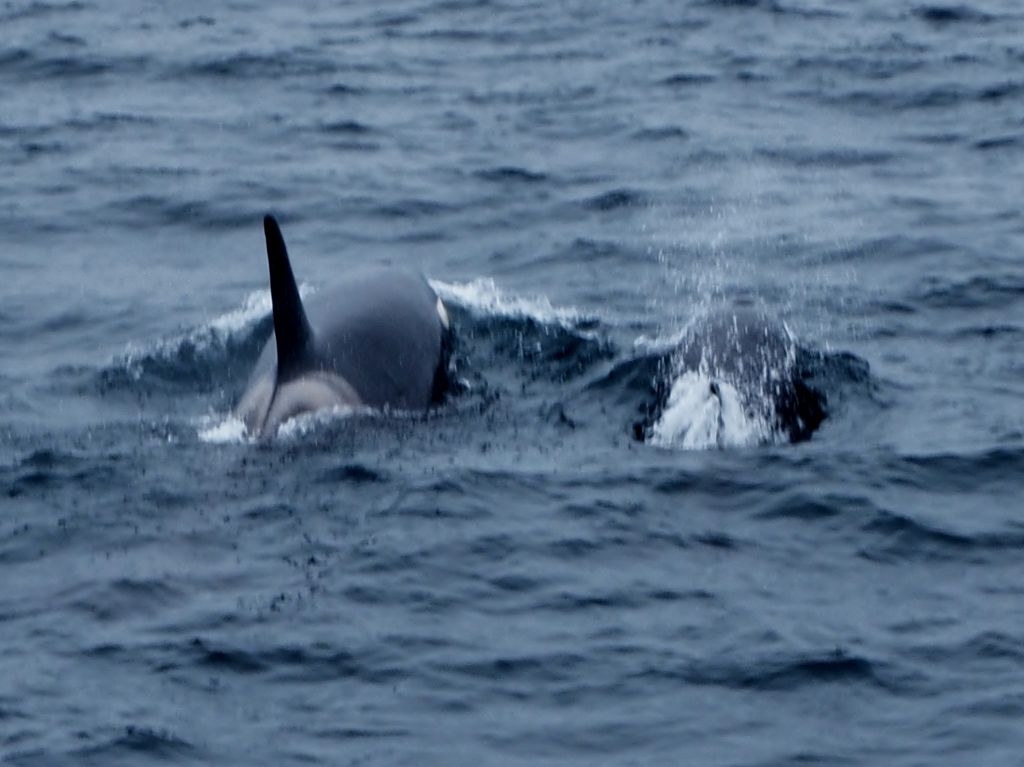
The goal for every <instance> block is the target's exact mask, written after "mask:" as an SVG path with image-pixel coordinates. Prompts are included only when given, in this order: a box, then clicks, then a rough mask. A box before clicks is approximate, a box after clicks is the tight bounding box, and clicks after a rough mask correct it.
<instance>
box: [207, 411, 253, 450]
mask: <svg viewBox="0 0 1024 767" xmlns="http://www.w3.org/2000/svg"><path fill="white" fill-rule="evenodd" d="M197 433H198V436H199V439H200V441H202V442H208V443H210V444H214V445H225V444H236V445H238V444H242V443H243V442H250V441H251V437H250V435H249V433H248V432H247V431H246V428H245V423H244V422H243V421H242V419H241V418H239V417H237V416H236V415H234V414H233V413H230V414H228V415H207V416H203V417H202V418H201V419H199V426H198V429H197Z"/></svg>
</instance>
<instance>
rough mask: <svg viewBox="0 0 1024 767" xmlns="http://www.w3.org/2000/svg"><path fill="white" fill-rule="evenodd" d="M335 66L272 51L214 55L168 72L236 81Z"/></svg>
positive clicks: (322, 70) (320, 72) (323, 71)
mask: <svg viewBox="0 0 1024 767" xmlns="http://www.w3.org/2000/svg"><path fill="white" fill-rule="evenodd" d="M336 71H337V65H336V64H335V63H334V62H333V61H330V60H328V59H326V58H317V57H313V56H310V55H309V54H308V53H306V52H303V51H298V50H291V51H274V52H272V53H238V54H233V55H229V56H216V57H212V58H208V59H206V60H205V61H200V62H197V63H194V64H190V65H188V66H186V67H183V68H181V69H179V70H177V71H174V72H171V73H170V74H169V76H170V77H171V78H172V79H180V78H183V77H185V78H188V77H195V78H215V79H221V78H223V79H238V80H264V79H267V80H273V79H276V78H279V77H300V76H301V77H310V76H316V75H328V74H333V73H335V72H336Z"/></svg>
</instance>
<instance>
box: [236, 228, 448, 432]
mask: <svg viewBox="0 0 1024 767" xmlns="http://www.w3.org/2000/svg"><path fill="white" fill-rule="evenodd" d="M263 224H264V229H265V233H266V239H267V260H268V262H269V266H270V292H271V297H272V300H273V304H274V335H273V337H272V338H271V339H270V340H269V341H268V342H267V345H266V347H265V348H264V350H263V353H262V354H261V355H260V358H259V361H258V362H257V363H256V368H255V370H254V371H253V373H252V376H251V378H250V380H249V385H248V386H247V387H246V391H245V393H244V394H243V395H242V398H241V400H240V402H239V404H238V407H237V409H236V412H237V413H238V415H239V416H240V417H241V418H242V420H243V421H244V422H245V425H246V428H247V429H248V430H249V432H250V433H253V434H256V435H259V436H261V437H263V436H273V434H275V433H276V431H277V429H278V427H279V426H280V425H281V424H282V423H284V422H285V421H287V420H288V419H289V418H293V417H295V416H297V415H300V414H302V413H307V412H312V411H316V410H321V409H325V408H331V407H348V408H356V407H360V406H366V407H371V408H395V409H399V410H423V409H426V408H427V407H429V406H430V405H431V404H433V403H436V402H437V401H438V400H439V399H440V397H441V396H442V395H443V393H444V391H445V388H446V383H445V382H446V371H447V357H448V349H449V343H448V335H449V333H450V328H449V321H448V315H447V312H446V311H445V308H444V304H443V303H442V302H441V299H440V298H438V296H437V294H435V293H434V291H433V289H432V288H431V287H430V286H429V285H428V284H427V282H426V280H424V279H423V277H421V276H419V275H414V274H410V273H408V272H404V271H399V270H390V269H376V270H367V271H360V272H357V273H355V274H351V275H348V278H347V279H346V280H344V281H343V282H342V283H340V284H339V285H336V286H334V287H333V288H331V289H330V290H329V291H327V292H325V293H324V294H323V295H321V296H317V297H316V300H314V301H310V302H309V312H308V313H307V311H306V307H304V306H303V303H302V299H301V297H300V296H299V290H298V286H297V285H296V283H295V277H294V275H293V273H292V269H291V263H290V261H289V259H288V252H287V250H286V248H285V244H284V238H283V237H282V235H281V230H280V228H279V227H278V224H277V221H275V220H274V218H273V217H272V216H267V217H266V218H265V219H264V222H263Z"/></svg>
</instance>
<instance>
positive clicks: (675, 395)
mask: <svg viewBox="0 0 1024 767" xmlns="http://www.w3.org/2000/svg"><path fill="white" fill-rule="evenodd" d="M713 383H714V385H715V389H716V390H717V393H716V392H715V391H713V390H712V384H713ZM773 439H774V435H773V433H772V429H771V426H770V425H769V423H768V422H767V420H766V419H765V418H764V417H762V416H760V415H757V414H755V413H751V412H749V411H748V409H747V408H745V407H744V406H743V401H742V399H741V398H740V394H739V392H738V391H737V390H736V388H735V387H734V386H733V385H732V384H729V383H726V382H723V381H715V382H713V381H712V379H711V378H710V377H709V376H708V375H707V374H705V373H702V372H696V371H693V370H688V371H686V372H684V373H683V374H682V375H680V376H679V378H677V379H676V380H675V382H674V383H673V384H672V390H671V392H670V393H669V396H668V401H667V402H666V404H665V409H664V410H663V411H662V414H661V417H660V418H659V419H658V420H657V421H656V422H655V424H654V426H653V427H651V434H650V437H649V438H648V442H649V443H650V444H652V445H657V446H659V447H680V448H683V449H685V450H708V449H711V448H727V447H732V448H734V447H753V446H755V445H759V444H763V443H765V442H769V441H772V440H773Z"/></svg>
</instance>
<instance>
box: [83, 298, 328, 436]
mask: <svg viewBox="0 0 1024 767" xmlns="http://www.w3.org/2000/svg"><path fill="white" fill-rule="evenodd" d="M312 292H313V289H312V288H311V287H310V286H309V285H308V284H306V283H303V284H301V285H300V286H299V293H300V294H301V295H302V296H303V297H305V296H308V295H309V294H311V293H312ZM271 310H272V303H271V298H270V291H269V290H258V291H254V292H252V293H250V294H249V295H248V296H246V298H245V299H244V301H243V302H242V305H241V306H240V307H238V308H237V309H233V310H231V311H228V312H226V313H224V314H222V315H219V316H217V317H215V318H213V319H212V320H210V321H209V322H207V323H205V324H203V325H200V326H199V327H196V328H193V329H192V330H189V331H187V332H185V333H182V334H180V335H176V336H172V337H170V338H166V339H163V340H160V341H157V342H156V343H155V344H152V345H148V346H141V345H138V344H134V343H132V344H129V345H128V347H127V348H126V349H125V351H124V353H123V354H122V355H121V357H120V358H117V359H115V360H114V362H113V364H112V365H111V366H109V367H107V368H106V369H105V370H104V371H102V373H101V375H100V388H101V391H102V392H104V393H107V392H109V391H111V390H116V389H119V388H124V387H128V388H131V387H133V386H135V385H136V384H138V382H140V381H144V380H149V381H151V382H153V381H162V382H164V383H171V384H182V385H185V386H196V385H199V386H200V387H203V388H220V387H222V386H223V383H224V379H225V373H227V374H228V377H229V378H230V377H232V376H235V375H241V374H242V373H243V372H244V370H247V369H248V366H249V365H250V364H251V362H252V360H254V359H255V357H256V355H257V354H258V353H259V349H260V348H261V346H262V344H263V340H264V338H265V334H264V333H263V332H261V328H260V327H259V326H260V323H266V324H267V327H266V334H269V331H270V327H269V322H270V312H271ZM207 428H210V427H207Z"/></svg>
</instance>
